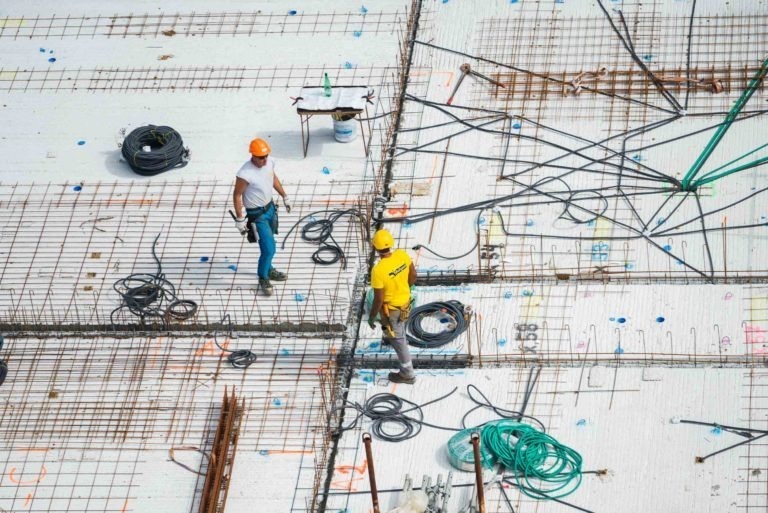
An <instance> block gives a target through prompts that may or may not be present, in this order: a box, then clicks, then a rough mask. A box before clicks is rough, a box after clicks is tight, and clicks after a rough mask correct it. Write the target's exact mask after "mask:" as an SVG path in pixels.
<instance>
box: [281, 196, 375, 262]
mask: <svg viewBox="0 0 768 513" xmlns="http://www.w3.org/2000/svg"><path fill="white" fill-rule="evenodd" d="M319 215H324V216H326V217H323V218H321V219H317V218H316V217H315V216H319ZM344 216H353V217H356V218H358V219H359V220H360V222H361V223H362V225H363V226H365V230H366V238H370V237H369V236H368V235H369V234H368V225H367V224H366V223H365V219H364V218H363V215H362V214H361V213H360V211H359V210H357V209H354V208H349V209H347V210H318V211H317V212H312V213H310V214H307V215H305V216H304V217H302V218H301V219H299V220H298V221H297V222H296V223H294V225H293V226H292V227H291V229H290V230H288V233H286V234H285V238H284V239H283V243H282V244H281V249H285V241H286V240H288V236H289V235H290V234H291V233H292V232H293V231H294V230H295V229H296V228H297V227H298V226H299V225H300V224H301V223H302V222H304V220H305V219H310V221H309V222H307V224H305V225H304V226H302V228H301V238H302V240H305V241H307V242H309V243H311V244H317V245H319V246H320V247H319V248H318V250H317V251H315V252H314V253H312V261H313V262H314V263H316V264H319V265H332V264H335V263H336V262H338V261H339V260H341V265H342V268H344V269H346V268H347V257H346V255H345V254H344V250H342V249H341V246H339V243H338V242H336V239H334V238H333V227H334V224H335V223H336V222H337V221H338V220H339V219H341V218H342V217H344ZM328 241H330V243H329V242H328Z"/></svg>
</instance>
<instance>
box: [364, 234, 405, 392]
mask: <svg viewBox="0 0 768 513" xmlns="http://www.w3.org/2000/svg"><path fill="white" fill-rule="evenodd" d="M371 243H372V244H373V247H374V249H376V252H377V253H378V255H379V257H380V258H381V260H379V262H378V263H377V264H376V265H374V266H373V269H371V288H372V289H373V304H372V305H371V311H370V314H369V316H368V325H369V326H370V327H371V328H375V326H376V325H375V320H376V316H377V315H379V316H380V318H381V327H382V329H383V330H384V336H383V337H382V342H384V343H388V344H390V345H391V346H392V348H393V349H394V350H395V353H397V359H398V361H399V363H400V371H399V372H390V373H389V380H390V381H392V382H393V383H407V384H409V385H411V384H413V383H414V382H416V374H415V373H414V372H413V363H412V362H411V353H410V352H409V351H408V341H407V340H406V339H405V321H406V320H408V314H409V313H410V309H411V285H413V284H414V283H416V268H415V267H414V266H413V262H412V261H411V257H410V256H408V253H406V252H405V251H404V250H402V249H395V250H393V247H394V245H395V239H394V238H393V237H392V234H391V233H389V231H387V230H378V231H377V232H376V233H374V234H373V239H372V240H371Z"/></svg>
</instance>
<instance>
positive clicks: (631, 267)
mask: <svg viewBox="0 0 768 513" xmlns="http://www.w3.org/2000/svg"><path fill="white" fill-rule="evenodd" d="M634 268H635V264H633V263H631V262H625V263H624V269H627V270H629V269H634Z"/></svg>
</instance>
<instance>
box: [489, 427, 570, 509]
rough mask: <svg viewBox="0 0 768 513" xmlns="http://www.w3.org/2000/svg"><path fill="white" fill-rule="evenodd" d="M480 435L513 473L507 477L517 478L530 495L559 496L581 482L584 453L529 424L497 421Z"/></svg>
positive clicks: (535, 497)
mask: <svg viewBox="0 0 768 513" xmlns="http://www.w3.org/2000/svg"><path fill="white" fill-rule="evenodd" d="M480 436H481V440H482V444H483V446H484V447H485V448H486V449H487V450H488V451H490V452H491V453H492V454H493V455H494V456H496V458H497V459H498V461H499V462H500V463H501V464H502V465H504V466H505V467H506V468H507V469H508V470H510V471H511V472H513V474H512V476H511V477H510V478H507V479H514V483H513V484H514V485H515V486H517V487H518V488H519V489H520V491H521V492H522V493H523V494H525V495H527V496H528V497H532V498H534V499H559V498H561V497H565V496H566V495H569V494H571V493H573V492H574V491H576V489H577V488H578V487H579V485H580V484H581V476H582V473H581V463H582V458H581V455H580V454H579V453H578V452H576V451H574V450H573V449H571V448H570V447H567V446H565V445H563V444H561V443H559V442H558V441H557V440H555V439H554V438H552V437H551V436H549V435H548V434H546V433H544V432H543V431H539V430H538V429H536V428H534V427H533V426H531V425H529V424H523V423H521V422H517V421H515V420H498V421H495V422H490V423H488V424H486V425H485V426H484V427H483V430H482V432H481V435H480ZM533 480H536V484H534V483H533Z"/></svg>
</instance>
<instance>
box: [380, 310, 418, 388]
mask: <svg viewBox="0 0 768 513" xmlns="http://www.w3.org/2000/svg"><path fill="white" fill-rule="evenodd" d="M381 315H384V312H383V311H382V312H381ZM389 323H390V325H391V326H392V331H394V332H395V338H391V337H389V336H387V330H386V329H384V336H383V337H381V339H382V341H383V342H385V343H387V344H389V345H391V346H392V348H393V349H394V350H395V353H397V361H398V362H399V363H400V374H401V375H402V376H404V377H407V378H410V377H413V376H414V372H413V362H411V352H410V351H409V350H408V341H407V340H406V339H405V321H401V320H400V310H398V309H396V308H391V309H390V310H389Z"/></svg>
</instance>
